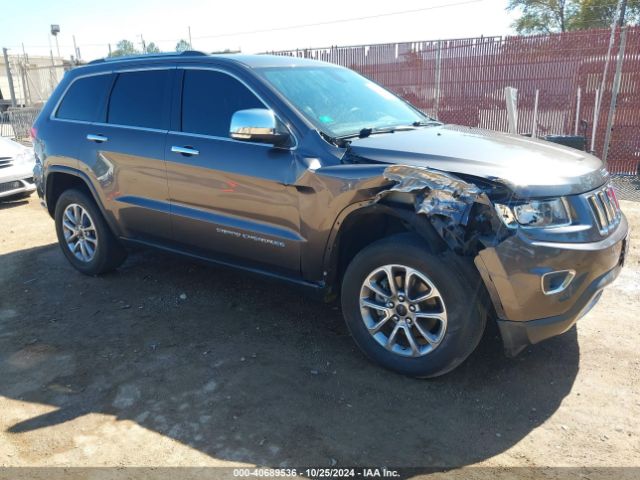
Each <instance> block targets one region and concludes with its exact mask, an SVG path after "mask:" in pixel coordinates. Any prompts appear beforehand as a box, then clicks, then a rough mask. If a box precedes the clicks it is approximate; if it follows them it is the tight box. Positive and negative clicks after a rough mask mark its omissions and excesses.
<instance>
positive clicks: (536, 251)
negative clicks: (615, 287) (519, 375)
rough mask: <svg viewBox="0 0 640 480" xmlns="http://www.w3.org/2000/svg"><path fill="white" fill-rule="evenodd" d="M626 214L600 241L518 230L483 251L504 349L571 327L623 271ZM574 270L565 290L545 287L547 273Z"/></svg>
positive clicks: (480, 260) (482, 267) (481, 265)
mask: <svg viewBox="0 0 640 480" xmlns="http://www.w3.org/2000/svg"><path fill="white" fill-rule="evenodd" d="M628 237H629V228H628V225H627V221H626V218H624V216H623V217H622V219H621V222H620V224H619V225H618V227H617V229H616V230H615V231H614V232H613V233H612V234H611V235H609V236H608V237H607V238H605V239H603V240H601V241H599V242H595V243H572V244H569V243H557V244H556V243H548V242H531V241H527V240H526V239H524V238H521V237H518V236H517V235H516V236H514V237H511V238H509V239H507V240H506V241H505V242H503V243H502V244H500V245H498V246H496V247H493V248H488V249H485V250H483V251H481V252H480V254H479V255H478V256H477V257H476V259H475V263H476V266H477V267H478V270H479V272H480V274H481V276H482V279H483V281H484V283H485V286H486V287H487V290H488V291H489V294H490V296H491V299H492V302H493V305H494V307H495V310H496V312H497V314H498V326H499V328H500V333H501V335H502V340H503V343H504V347H505V351H506V353H507V354H508V355H511V356H513V355H516V354H518V353H519V352H520V351H522V350H523V349H524V348H526V346H527V345H529V344H532V343H538V342H540V341H542V340H545V339H547V338H550V337H553V336H556V335H560V334H561V333H564V332H566V331H567V330H569V329H570V328H571V327H572V326H573V325H574V324H575V323H576V322H577V321H578V319H580V318H581V317H582V316H584V315H585V314H586V313H587V312H588V311H589V310H590V309H591V308H592V307H593V306H594V305H595V304H596V303H597V301H598V300H599V298H600V295H601V294H602V291H603V289H604V288H605V287H606V286H607V285H609V284H610V283H611V282H613V281H614V280H615V279H616V277H617V276H618V275H619V273H620V271H621V269H622V266H623V264H624V259H625V255H626V251H627V249H628V246H629V241H628ZM563 270H572V271H575V277H574V278H573V281H571V283H570V284H569V285H568V286H567V287H566V289H564V290H562V291H560V292H558V293H555V294H549V292H547V293H546V294H545V292H544V291H543V282H542V278H543V276H544V275H545V274H546V273H549V272H555V271H563Z"/></svg>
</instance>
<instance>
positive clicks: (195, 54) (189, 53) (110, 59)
mask: <svg viewBox="0 0 640 480" xmlns="http://www.w3.org/2000/svg"><path fill="white" fill-rule="evenodd" d="M206 56H207V54H206V53H205V52H200V51H198V50H185V51H183V52H164V53H143V54H140V55H124V56H122V57H105V58H97V59H95V60H91V61H90V62H89V63H88V64H87V65H93V64H95V63H103V62H122V61H125V60H140V59H145V58H165V57H206Z"/></svg>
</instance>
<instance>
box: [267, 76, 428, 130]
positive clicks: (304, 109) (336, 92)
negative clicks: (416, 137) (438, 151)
mask: <svg viewBox="0 0 640 480" xmlns="http://www.w3.org/2000/svg"><path fill="white" fill-rule="evenodd" d="M261 74H262V76H263V77H264V78H265V79H266V80H267V81H268V82H269V83H270V84H271V85H273V86H274V87H275V88H276V89H277V90H278V91H279V92H280V93H281V94H282V95H283V96H284V97H286V98H287V100H289V101H290V102H291V103H292V104H293V106H294V107H296V108H297V109H298V111H299V112H300V113H302V114H303V115H304V116H305V117H306V118H307V119H308V120H310V121H311V122H312V123H313V124H314V125H315V126H316V127H317V128H319V129H320V130H322V131H324V132H325V133H328V134H329V135H331V136H332V137H341V136H349V135H355V134H357V133H358V132H360V131H361V130H362V129H373V130H375V129H385V128H391V127H396V126H405V125H408V126H411V125H412V124H414V123H416V122H425V121H429V120H430V118H429V117H427V116H425V115H424V114H422V113H421V112H419V111H417V110H415V109H414V108H413V107H411V106H410V105H408V104H407V103H405V102H404V101H403V100H400V99H399V98H398V97H396V96H395V95H394V94H392V93H390V92H389V91H387V90H385V89H384V88H382V87H381V86H379V85H377V84H375V83H373V82H372V81H370V80H367V79H366V78H364V77H362V76H361V75H358V74H357V73H356V72H354V71H352V70H348V69H346V68H339V67H302V68H298V67H296V68H290V67H289V68H268V69H263V70H262V71H261Z"/></svg>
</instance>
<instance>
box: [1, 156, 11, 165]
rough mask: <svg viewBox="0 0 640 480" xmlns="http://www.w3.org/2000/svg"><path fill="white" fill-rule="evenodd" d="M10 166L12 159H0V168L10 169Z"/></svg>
mask: <svg viewBox="0 0 640 480" xmlns="http://www.w3.org/2000/svg"><path fill="white" fill-rule="evenodd" d="M11 165H13V158H11V157H0V168H5V167H10V166H11Z"/></svg>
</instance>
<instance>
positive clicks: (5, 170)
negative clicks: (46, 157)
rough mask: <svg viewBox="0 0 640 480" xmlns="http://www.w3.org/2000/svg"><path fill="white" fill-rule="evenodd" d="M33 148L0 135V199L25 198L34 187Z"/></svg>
mask: <svg viewBox="0 0 640 480" xmlns="http://www.w3.org/2000/svg"><path fill="white" fill-rule="evenodd" d="M34 166H35V157H34V156H33V148H29V147H25V146H24V145H21V144H19V143H18V142H14V141H13V140H11V139H8V138H4V137H0V200H14V199H18V198H26V197H28V196H29V195H31V194H32V193H33V191H34V190H35V189H36V186H35V184H34V183H33V167H34Z"/></svg>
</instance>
